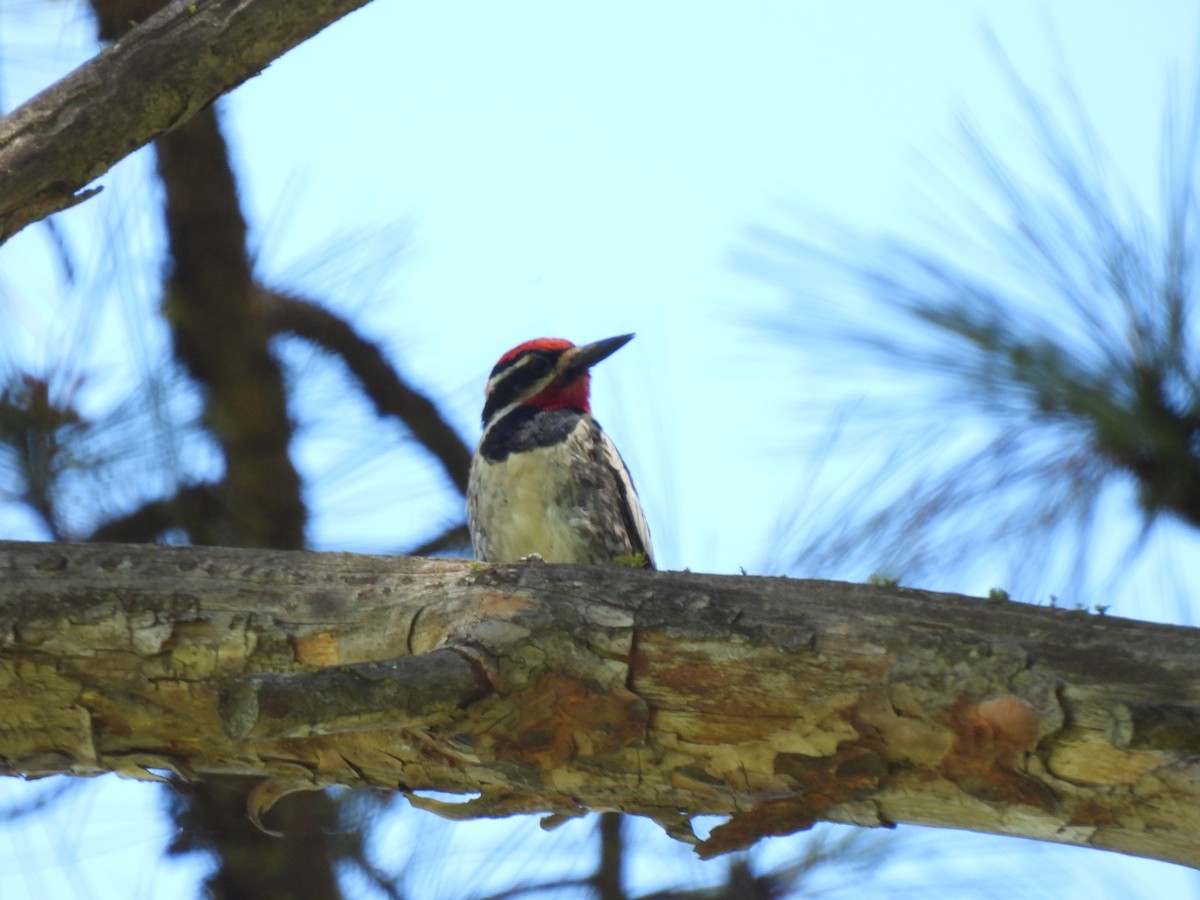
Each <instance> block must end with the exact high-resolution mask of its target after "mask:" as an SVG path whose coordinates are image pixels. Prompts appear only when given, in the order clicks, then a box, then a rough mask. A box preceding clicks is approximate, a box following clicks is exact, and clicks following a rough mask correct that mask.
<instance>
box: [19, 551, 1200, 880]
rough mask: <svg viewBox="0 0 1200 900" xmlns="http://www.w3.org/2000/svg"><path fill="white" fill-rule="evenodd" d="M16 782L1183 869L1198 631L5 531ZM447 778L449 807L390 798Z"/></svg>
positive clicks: (680, 576) (995, 605)
mask: <svg viewBox="0 0 1200 900" xmlns="http://www.w3.org/2000/svg"><path fill="white" fill-rule="evenodd" d="M0 571H2V572H3V573H4V574H3V579H2V580H0V682H2V683H3V690H2V691H0V760H2V763H3V771H4V772H6V773H8V774H14V775H15V774H24V775H28V776H36V775H44V774H51V773H74V774H79V775H89V774H95V773H99V772H105V771H117V772H120V773H122V774H125V775H132V776H134V777H151V776H152V771H153V770H156V769H169V770H174V771H176V772H179V773H180V774H181V775H183V776H184V777H186V778H191V779H203V778H205V777H206V776H209V775H212V774H218V773H222V774H224V773H236V774H247V775H267V776H270V778H269V780H267V781H266V782H264V783H263V785H262V786H261V787H260V788H259V789H258V790H256V792H255V796H254V797H253V798H252V803H253V806H254V809H255V812H257V811H258V810H260V809H262V808H265V807H267V806H269V805H270V803H271V802H273V801H274V800H275V799H278V797H280V796H282V795H284V794H286V793H288V792H289V791H292V790H302V789H312V788H316V787H320V786H323V785H327V784H347V785H371V786H377V787H378V786H382V787H389V788H395V789H399V790H401V791H404V792H406V793H408V794H409V796H410V797H411V798H412V799H413V802H414V803H415V804H416V805H418V806H421V807H423V808H426V809H432V810H434V811H436V812H439V813H441V814H443V815H448V816H451V817H454V818H474V817H481V816H495V815H508V814H511V813H516V812H544V813H550V814H552V817H553V819H554V820H558V819H560V818H562V817H564V816H574V815H580V814H582V813H583V812H584V811H586V810H589V809H594V810H620V811H624V812H630V813H637V814H640V815H644V816H649V817H651V818H653V819H655V820H656V821H658V822H660V823H661V824H662V825H663V826H664V827H665V828H666V829H667V830H668V831H669V832H670V833H671V834H673V835H675V836H676V837H682V838H685V839H690V840H695V839H694V838H692V837H691V834H690V827H689V824H688V823H689V821H690V819H691V817H693V816H695V815H700V814H716V815H725V816H729V817H730V818H729V821H728V822H727V823H726V824H725V825H722V826H720V827H718V828H716V829H715V830H714V831H713V832H712V834H711V836H710V837H709V838H708V839H707V840H706V841H703V842H700V843H699V844H698V850H699V852H700V853H701V854H703V855H706V856H707V855H712V854H714V853H720V852H725V851H729V850H733V849H737V848H741V847H745V846H748V845H749V844H751V843H753V842H754V841H755V840H757V839H758V838H760V837H762V836H765V835H768V834H783V833H788V832H791V831H795V830H798V829H802V828H806V827H808V826H810V825H811V824H812V823H813V822H815V821H819V820H829V821H837V822H852V823H857V824H862V825H874V826H879V825H884V826H886V825H890V824H892V823H895V822H911V823H918V824H924V825H936V826H942V827H949V828H964V829H971V830H978V831H988V832H994V833H998V834H1011V835H1021V836H1024V837H1030V838H1036V839H1041V840H1048V841H1058V842H1063V843H1072V844H1080V845H1088V846H1093V847H1100V848H1106V849H1111V850H1119V851H1122V852H1126V853H1132V854H1137V855H1142V856H1149V857H1154V858H1158V859H1164V860H1170V861H1174V862H1179V863H1184V864H1187V865H1192V866H1197V865H1200V763H1198V762H1197V760H1196V756H1195V750H1196V747H1197V740H1198V738H1200V716H1198V715H1197V710H1200V654H1198V653H1197V652H1196V651H1197V647H1198V640H1197V639H1198V637H1200V632H1198V631H1197V630H1195V629H1187V628H1178V627H1172V626H1164V625H1155V624H1148V623H1142V622H1133V621H1129V620H1124V619H1117V618H1113V617H1108V616H1094V615H1088V614H1085V613H1081V612H1072V611H1065V610H1056V609H1047V608H1042V607H1033V606H1028V605H1025V604H1020V603H1012V602H1000V601H984V600H977V599H971V598H966V597H958V596H953V595H946V594H934V593H929V592H925V591H917V590H908V589H897V588H883V587H870V586H864V585H851V584H840V583H834V582H816V581H798V580H788V579H768V578H752V577H728V576H711V575H694V574H686V573H670V572H640V571H632V570H624V569H614V568H590V567H575V566H545V565H538V566H480V565H477V564H473V563H467V562H462V561H453V560H423V559H409V558H391V557H369V556H353V555H346V554H305V553H286V552H252V551H244V550H224V549H213V548H182V549H180V548H155V547H137V546H120V545H111V546H96V545H88V546H79V545H61V544H54V545H49V544H21V543H3V544H0ZM426 789H431V790H437V791H444V792H452V793H471V794H475V795H477V796H476V797H475V798H474V799H472V800H469V801H467V802H464V803H461V804H453V803H445V802H441V801H435V800H430V799H427V798H423V797H421V796H419V795H415V794H412V793H411V792H413V791H419V790H426Z"/></svg>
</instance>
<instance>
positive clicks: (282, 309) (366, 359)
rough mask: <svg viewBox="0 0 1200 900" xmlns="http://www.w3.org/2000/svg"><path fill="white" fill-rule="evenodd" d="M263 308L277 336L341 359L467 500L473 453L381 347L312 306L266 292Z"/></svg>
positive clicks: (377, 408)
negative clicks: (401, 374)
mask: <svg viewBox="0 0 1200 900" xmlns="http://www.w3.org/2000/svg"><path fill="white" fill-rule="evenodd" d="M260 303H261V306H262V309H263V315H264V316H265V317H266V320H267V327H268V328H270V329H271V331H272V332H273V333H275V334H291V335H294V336H295V337H298V338H301V339H302V340H306V341H309V342H310V343H312V344H315V345H316V346H318V347H320V348H321V349H322V350H325V351H326V352H328V353H331V354H333V355H334V356H336V357H338V359H340V360H341V361H342V362H343V363H344V364H345V366H346V368H348V369H349V370H350V373H351V374H352V375H353V376H354V377H355V378H357V379H358V383H359V384H360V385H361V386H362V389H363V392H364V393H365V394H366V395H367V396H368V397H369V398H370V399H371V402H372V403H373V404H375V411H376V412H378V413H379V415H380V416H393V417H395V418H396V419H398V420H400V422H401V423H403V425H404V426H405V427H406V428H407V429H408V430H409V431H410V432H411V433H412V436H413V437H415V438H416V439H417V440H418V441H420V443H421V445H422V446H423V447H424V448H425V449H426V450H428V451H429V452H430V453H431V454H433V457H434V458H435V459H436V460H437V461H438V462H439V463H441V465H442V469H443V470H444V471H445V473H446V475H447V476H448V477H449V479H450V481H451V483H452V484H453V485H454V487H455V488H456V489H457V490H458V492H459V493H460V494H461V495H463V496H464V497H465V496H466V494H467V476H468V474H469V472H470V469H471V449H470V448H469V447H468V446H467V445H466V444H465V443H463V439H462V438H461V437H459V436H458V432H456V431H455V430H454V429H453V428H452V427H451V426H450V424H449V423H448V422H447V421H446V420H445V419H443V418H442V414H441V413H440V412H439V411H438V408H437V405H436V404H435V403H434V402H433V401H432V400H430V399H429V398H428V397H426V396H425V395H424V394H422V393H421V392H420V391H418V390H417V389H416V388H414V387H412V386H411V385H409V384H408V383H407V382H406V381H405V380H404V379H402V378H401V377H400V375H399V373H398V372H397V371H396V370H395V368H393V367H392V365H391V363H389V362H388V361H387V358H386V357H385V356H384V355H383V351H382V350H380V349H379V345H378V344H376V343H374V342H373V341H369V340H367V339H366V338H365V337H363V336H362V335H360V334H359V333H358V332H357V331H356V330H355V329H354V327H353V326H352V325H351V324H350V323H349V322H347V321H346V320H345V319H343V318H341V317H340V316H338V315H336V314H335V313H333V312H331V311H330V310H328V309H325V308H324V307H323V306H318V305H317V304H316V303H312V302H310V301H308V300H302V299H300V298H298V297H291V296H288V295H286V294H283V293H281V292H279V291H270V290H263V291H262V292H261V294H260Z"/></svg>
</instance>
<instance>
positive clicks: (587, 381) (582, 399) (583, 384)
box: [496, 337, 592, 412]
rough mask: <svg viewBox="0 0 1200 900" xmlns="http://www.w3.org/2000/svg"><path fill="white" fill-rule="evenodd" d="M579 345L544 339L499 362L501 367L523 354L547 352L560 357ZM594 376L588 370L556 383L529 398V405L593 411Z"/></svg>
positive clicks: (514, 350)
mask: <svg viewBox="0 0 1200 900" xmlns="http://www.w3.org/2000/svg"><path fill="white" fill-rule="evenodd" d="M574 347H575V345H574V344H573V343H571V342H570V341H568V340H565V339H564V338H552V337H540V338H534V339H533V340H531V341H525V343H523V344H517V346H515V347H513V348H512V349H511V350H509V351H508V352H507V353H505V354H504V355H503V356H501V357H500V359H499V360H497V362H496V366H497V368H499V367H500V366H503V365H504V364H505V363H506V362H509V361H511V360H514V359H516V358H517V357H518V356H520V355H521V354H522V353H527V352H529V351H537V350H540V351H546V352H549V353H552V354H554V355H555V356H556V357H557V356H558V355H560V354H562V353H563V352H564V351H566V350H572V349H574ZM591 386H592V377H591V375H590V374H589V373H588V371H587V369H584V370H583V371H581V372H579V373H578V374H577V375H575V376H574V377H573V378H571V379H570V380H569V381H566V382H561V383H560V382H553V383H551V384H550V385H548V386H547V387H546V389H545V390H543V391H542V392H541V393H539V394H535V395H534V396H532V397H530V398H528V399H527V400H526V401H525V405H526V406H536V407H537V408H538V409H544V410H551V409H578V410H580V411H582V412H591V411H592V408H591V405H590V403H591Z"/></svg>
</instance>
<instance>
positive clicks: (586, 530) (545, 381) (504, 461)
mask: <svg viewBox="0 0 1200 900" xmlns="http://www.w3.org/2000/svg"><path fill="white" fill-rule="evenodd" d="M617 340H618V339H611V341H609V342H598V345H588V347H585V348H575V347H573V345H571V344H569V343H568V342H565V341H555V340H547V339H542V341H540V342H530V344H529V345H522V348H525V347H528V348H529V349H525V350H523V349H522V348H516V349H515V350H513V351H510V352H509V353H507V354H505V355H504V356H503V357H501V360H500V362H499V363H497V365H496V368H495V369H494V370H493V374H492V379H491V380H490V381H489V388H488V393H489V397H488V403H487V404H485V422H484V426H485V427H484V435H483V439H482V440H481V441H480V446H479V450H478V451H477V452H476V454H475V458H474V460H473V461H472V464H471V475H470V481H469V484H468V491H467V521H468V524H469V526H470V531H471V543H472V545H473V547H474V550H475V555H476V557H477V558H478V559H480V560H482V561H484V562H515V561H517V560H519V559H521V558H523V557H526V556H530V555H531V554H535V553H536V554H538V555H539V556H541V557H542V559H544V560H545V561H546V562H551V563H590V564H595V563H607V562H612V561H613V560H614V559H616V558H618V557H626V558H628V557H631V556H632V555H634V554H642V555H643V556H644V557H645V560H646V562H647V564H648V565H650V566H653V550H652V548H651V546H650V533H649V529H648V528H647V527H646V521H645V518H644V517H643V515H642V510H641V506H640V504H639V502H638V497H637V493H636V491H635V490H634V488H633V483H632V481H631V479H630V477H629V473H628V470H627V469H626V467H625V463H624V461H623V460H622V459H621V456H620V454H619V453H618V452H617V448H616V447H615V446H614V445H613V443H612V441H611V440H609V438H608V436H607V435H606V434H605V433H604V431H603V430H602V429H601V428H600V426H599V425H598V424H597V423H596V420H595V419H594V418H592V416H591V413H590V411H589V409H588V390H587V381H586V379H587V377H588V375H587V370H586V367H584V368H580V369H578V370H574V369H571V368H570V367H569V363H570V359H571V357H570V356H564V355H563V354H570V353H573V352H576V351H587V350H589V349H590V348H592V347H596V346H599V345H604V347H605V348H607V347H609V346H611V349H607V352H604V356H606V355H608V353H611V352H612V351H613V350H615V349H616V347H618V346H620V344H622V343H624V340H627V338H625V339H624V340H620V342H619V343H615V342H616V341H617ZM614 343H615V345H613V344H614ZM561 345H565V347H564V346H561ZM547 347H549V349H547ZM531 354H538V356H540V357H543V358H545V359H548V360H549V363H550V368H548V369H547V368H546V364H545V363H544V362H543V359H542V358H537V357H533V356H531ZM599 358H603V356H600V357H599ZM595 361H599V360H598V359H595V360H593V362H595ZM555 366H559V367H564V366H565V367H567V368H566V369H565V371H566V372H567V377H564V378H560V379H558V380H555V378H554V375H555V372H556V371H558V369H555V368H554V367H555ZM543 370H545V371H543ZM547 373H548V374H547Z"/></svg>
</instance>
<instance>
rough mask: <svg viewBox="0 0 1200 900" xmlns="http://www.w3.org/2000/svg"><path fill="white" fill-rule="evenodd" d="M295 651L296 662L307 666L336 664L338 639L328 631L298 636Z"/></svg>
mask: <svg viewBox="0 0 1200 900" xmlns="http://www.w3.org/2000/svg"><path fill="white" fill-rule="evenodd" d="M293 652H294V653H295V654H296V662H298V663H301V664H303V665H306V666H336V665H337V664H338V639H337V637H336V636H335V635H334V634H333V633H332V632H328V631H322V632H321V633H320V634H311V635H309V636H308V637H302V638H296V642H295V644H294V651H293Z"/></svg>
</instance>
